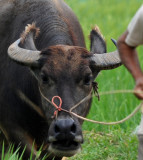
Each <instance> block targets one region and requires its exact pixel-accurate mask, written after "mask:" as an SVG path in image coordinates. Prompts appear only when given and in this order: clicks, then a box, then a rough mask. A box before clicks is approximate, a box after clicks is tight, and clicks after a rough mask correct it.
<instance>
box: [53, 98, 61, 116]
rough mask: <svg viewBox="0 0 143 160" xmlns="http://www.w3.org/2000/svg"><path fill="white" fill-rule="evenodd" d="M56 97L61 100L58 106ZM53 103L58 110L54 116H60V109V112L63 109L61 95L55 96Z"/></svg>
mask: <svg viewBox="0 0 143 160" xmlns="http://www.w3.org/2000/svg"><path fill="white" fill-rule="evenodd" d="M56 98H57V99H59V102H60V104H59V106H57V104H56V103H55V102H54V101H55V99H56ZM52 104H53V106H54V107H55V108H56V111H55V112H54V116H53V117H57V116H58V111H59V112H60V111H62V108H61V107H62V99H61V97H59V96H54V97H53V98H52Z"/></svg>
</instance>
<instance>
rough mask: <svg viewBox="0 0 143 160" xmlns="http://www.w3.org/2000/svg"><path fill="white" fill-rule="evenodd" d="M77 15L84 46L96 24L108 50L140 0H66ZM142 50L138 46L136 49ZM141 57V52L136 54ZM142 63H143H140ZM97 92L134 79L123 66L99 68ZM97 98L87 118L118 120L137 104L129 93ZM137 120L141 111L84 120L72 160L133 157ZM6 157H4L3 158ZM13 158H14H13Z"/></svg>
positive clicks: (131, 85) (125, 86) (118, 87)
mask: <svg viewBox="0 0 143 160" xmlns="http://www.w3.org/2000/svg"><path fill="white" fill-rule="evenodd" d="M65 1H66V2H67V3H68V4H69V6H70V7H71V8H72V9H73V11H74V12H75V14H76V15H77V17H78V19H79V21H80V23H81V26H82V28H83V31H84V35H85V39H86V44H87V48H88V49H89V40H88V35H89V33H90V30H91V28H92V27H94V26H95V24H97V25H98V26H99V27H100V29H101V32H102V34H103V35H104V37H105V39H106V43H107V50H108V51H113V50H115V49H116V48H115V47H114V45H113V44H112V42H111V40H110V38H115V39H118V38H119V36H120V35H121V34H122V33H123V32H124V31H125V30H126V28H127V25H128V23H129V22H130V20H131V18H132V16H133V15H134V14H135V12H136V10H137V9H138V8H139V6H140V5H141V4H142V0H65ZM142 50H143V48H142V47H139V48H138V51H139V53H141V51H142ZM139 57H140V59H142V58H143V55H141V54H139ZM141 66H143V64H141ZM96 81H97V82H98V84H99V85H98V86H99V93H100V92H103V91H111V90H122V89H133V88H134V81H133V79H132V77H131V75H130V74H129V73H128V71H127V70H126V69H125V68H124V66H122V67H119V68H118V69H115V70H110V71H102V72H100V74H99V76H98V78H97V79H96ZM100 99H101V100H100V101H98V100H97V98H94V100H93V103H92V108H91V111H90V113H89V115H88V118H91V119H95V120H99V121H117V120H120V119H122V118H124V117H125V116H127V115H128V114H129V113H131V112H132V110H133V109H134V108H135V107H136V106H137V105H138V104H139V101H138V100H137V99H136V98H135V97H134V95H132V94H116V95H105V96H101V97H100ZM139 122H140V113H138V114H136V115H135V116H134V117H133V118H132V119H130V120H128V121H127V122H125V123H123V124H121V125H116V126H102V125H97V124H92V123H89V122H85V123H84V125H83V130H84V137H85V142H84V144H83V146H82V147H83V150H82V152H81V153H80V154H79V155H76V156H75V157H73V158H69V159H71V160H136V159H137V145H138V142H137V137H136V136H135V135H134V134H132V133H133V132H134V130H135V128H136V126H137V125H138V124H139ZM5 160H7V159H5ZM12 160H16V159H12Z"/></svg>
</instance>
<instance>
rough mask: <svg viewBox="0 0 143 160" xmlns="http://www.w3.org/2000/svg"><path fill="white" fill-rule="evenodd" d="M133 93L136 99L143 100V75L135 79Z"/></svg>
mask: <svg viewBox="0 0 143 160" xmlns="http://www.w3.org/2000/svg"><path fill="white" fill-rule="evenodd" d="M134 94H135V96H136V97H137V98H138V99H142V100H143V76H142V77H140V78H138V79H137V80H136V85H135V88H134Z"/></svg>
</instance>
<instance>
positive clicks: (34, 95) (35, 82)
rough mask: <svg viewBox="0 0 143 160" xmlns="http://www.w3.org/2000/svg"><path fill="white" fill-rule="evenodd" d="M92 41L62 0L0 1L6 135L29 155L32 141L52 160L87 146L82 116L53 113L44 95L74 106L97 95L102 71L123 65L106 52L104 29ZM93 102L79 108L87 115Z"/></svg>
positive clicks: (0, 113) (1, 113)
mask: <svg viewBox="0 0 143 160" xmlns="http://www.w3.org/2000/svg"><path fill="white" fill-rule="evenodd" d="M33 22H35V23H36V25H35V24H34V23H33ZM27 24H31V25H28V26H27ZM25 26H27V27H26V28H25ZM37 27H38V28H37ZM24 30H25V32H23V33H22V31H24ZM21 33H22V35H21ZM20 35H21V39H19V37H20ZM17 39H18V40H17ZM90 40H91V50H90V52H89V51H87V50H86V47H85V41H84V37H83V32H82V29H81V27H80V24H79V22H78V20H77V18H76V16H75V15H74V13H73V12H72V10H71V9H70V8H69V7H68V6H67V5H66V4H65V3H64V2H63V1H62V0H0V129H1V131H2V133H3V134H2V135H1V137H2V136H5V139H6V140H7V141H8V142H11V143H14V144H15V147H17V146H19V145H20V148H21V151H22V150H23V148H24V147H25V146H26V150H25V153H24V159H25V160H27V159H28V157H29V155H30V153H31V150H32V146H33V159H35V157H36V154H37V150H38V149H39V148H40V147H41V145H43V148H42V151H43V152H42V153H41V157H42V155H44V153H47V154H49V157H48V158H47V159H49V160H50V159H52V158H53V157H55V159H61V158H62V157H63V156H72V155H74V154H76V153H77V152H79V151H80V150H81V143H82V142H83V137H82V131H81V124H82V121H81V120H79V119H78V118H76V117H74V116H72V115H70V114H69V113H66V112H63V111H61V112H58V115H57V117H55V118H53V114H54V112H55V108H54V107H53V105H52V104H51V103H50V102H48V101H47V100H46V99H45V98H44V97H43V96H42V95H41V94H43V95H44V96H45V97H46V98H48V99H49V100H50V101H51V99H52V97H53V96H59V97H61V99H62V108H63V109H66V110H70V108H71V107H73V106H74V105H75V104H77V103H78V102H79V101H81V100H82V99H83V98H84V97H86V96H87V95H89V94H91V90H92V84H93V81H94V79H95V78H96V76H97V75H98V73H99V71H101V70H106V69H113V68H116V67H118V66H119V65H120V59H119V57H118V53H117V52H115V53H108V54H103V53H106V45H105V42H104V40H103V38H102V36H101V35H100V33H99V31H98V28H96V29H95V30H92V31H91V34H90ZM14 42H15V43H14ZM12 43H14V44H12ZM11 44H12V45H11ZM9 46H10V47H9ZM8 48H9V49H8ZM8 55H9V56H8ZM40 92H41V93H40ZM22 95H23V96H22ZM27 101H28V102H27ZM54 102H55V103H56V104H57V105H58V104H59V100H58V99H55V101H54ZM31 103H32V104H34V106H35V107H32V106H33V105H32V104H31ZM90 104H91V99H90V100H88V101H86V102H84V103H82V104H80V105H79V106H78V107H77V108H76V109H74V112H75V113H77V114H79V115H81V116H84V117H85V116H86V115H87V114H88V111H89V109H90ZM1 140H2V138H1Z"/></svg>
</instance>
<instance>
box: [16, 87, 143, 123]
mask: <svg viewBox="0 0 143 160" xmlns="http://www.w3.org/2000/svg"><path fill="white" fill-rule="evenodd" d="M39 91H40V94H41V96H42V97H43V98H44V99H45V100H46V101H47V102H49V103H50V104H51V105H52V106H54V107H55V108H56V111H55V112H54V116H55V115H56V116H57V113H58V111H64V112H67V113H69V114H71V115H73V116H75V117H77V118H79V119H81V120H85V121H88V122H92V123H96V124H102V125H115V124H121V123H123V122H125V121H127V120H128V119H130V118H131V117H133V116H134V115H135V114H136V113H137V112H138V111H139V110H140V109H142V108H143V101H141V103H140V104H139V105H138V106H137V107H136V108H135V109H134V110H133V112H132V113H131V114H129V115H128V116H127V117H126V118H124V119H122V120H119V121H116V122H101V121H95V120H91V119H88V118H84V117H82V116H80V115H78V114H76V113H74V112H73V110H74V109H75V108H77V107H78V106H79V105H80V104H81V103H83V102H85V101H87V100H89V99H90V98H91V97H92V95H91V93H89V95H88V96H87V97H85V98H83V99H82V100H81V101H80V102H79V103H77V104H76V105H74V106H73V107H72V108H71V109H70V110H69V111H68V110H65V109H63V108H62V99H61V98H60V97H59V96H54V97H53V98H52V101H50V100H49V99H48V98H47V97H45V96H44V95H43V93H42V92H41V90H40V88H39ZM117 93H143V92H140V91H136V92H135V91H133V90H115V91H107V92H102V93H100V96H101V95H109V94H117ZM18 95H19V97H20V98H21V99H22V100H24V101H25V102H26V103H28V104H29V106H30V107H31V108H33V109H34V110H35V111H36V112H37V113H39V115H40V116H41V117H43V118H45V116H44V115H43V113H42V112H41V110H40V111H39V107H38V106H37V105H35V104H34V103H33V102H31V100H30V99H29V98H28V97H26V95H25V94H23V93H22V92H21V91H18ZM55 98H58V99H59V101H60V105H59V106H57V105H56V104H55V103H54V100H55ZM52 102H53V103H52ZM142 110H143V109H142Z"/></svg>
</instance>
